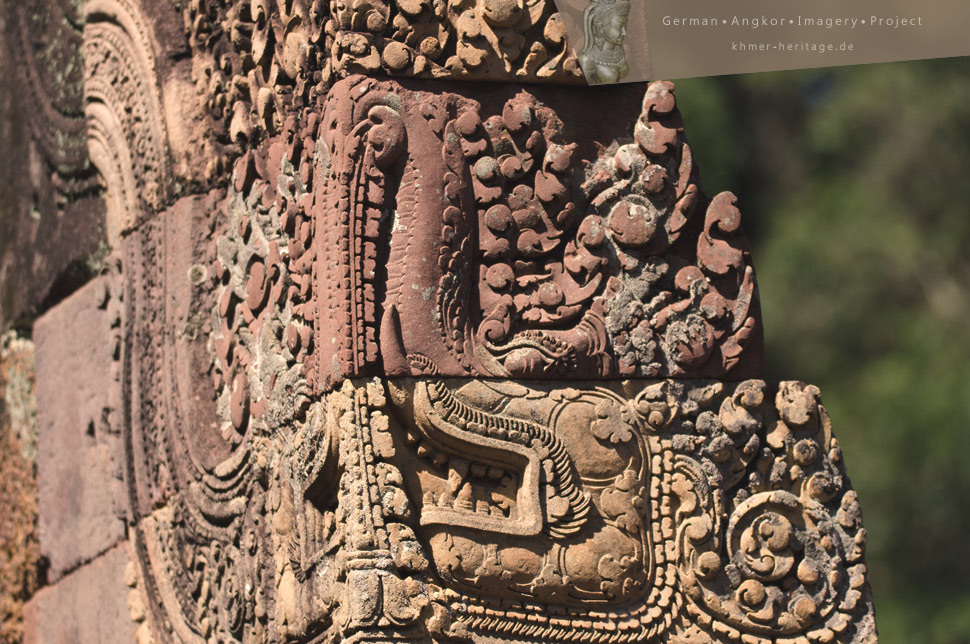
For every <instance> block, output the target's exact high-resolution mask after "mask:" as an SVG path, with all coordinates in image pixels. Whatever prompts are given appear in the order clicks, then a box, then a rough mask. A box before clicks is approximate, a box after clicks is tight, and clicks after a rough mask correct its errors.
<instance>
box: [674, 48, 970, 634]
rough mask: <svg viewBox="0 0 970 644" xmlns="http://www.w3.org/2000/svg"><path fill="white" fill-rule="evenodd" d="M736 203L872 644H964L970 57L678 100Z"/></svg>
mask: <svg viewBox="0 0 970 644" xmlns="http://www.w3.org/2000/svg"><path fill="white" fill-rule="evenodd" d="M676 91H677V96H678V103H679V105H680V108H681V111H682V112H683V114H684V118H685V122H686V125H687V134H688V140H689V141H690V143H691V147H692V148H693V151H694V157H695V159H696V160H697V162H698V164H699V166H700V168H701V172H702V176H703V179H704V187H705V189H706V191H707V192H708V194H710V195H714V194H716V193H718V192H720V191H722V190H731V191H733V192H735V193H736V194H737V195H738V196H739V200H740V206H741V210H742V212H743V213H744V218H745V229H746V231H747V233H748V236H749V238H750V239H751V240H752V245H753V257H754V261H755V266H756V268H757V271H758V280H759V287H760V294H761V305H762V308H763V311H764V320H765V332H766V339H767V351H768V375H769V377H770V378H771V379H797V380H804V381H807V382H811V383H813V384H816V385H818V386H819V387H820V388H821V390H822V396H823V400H824V402H825V404H826V407H827V408H828V410H829V412H830V415H831V417H832V421H833V426H834V428H835V431H836V433H837V435H838V437H839V439H840V441H841V443H842V445H843V447H844V450H845V454H846V461H847V463H848V467H849V473H850V475H851V476H852V481H853V485H854V486H855V487H856V489H857V490H858V491H859V495H860V498H861V500H862V507H863V509H864V512H865V521H866V526H867V528H868V531H869V549H868V561H869V566H870V571H871V581H872V588H873V595H874V598H875V602H876V617H877V624H878V626H879V631H880V641H881V642H882V644H903V643H906V644H910V643H914V642H915V643H919V644H965V643H968V642H970V176H968V175H970V58H955V59H947V60H935V61H918V62H907V63H891V64H882V65H867V66H858V67H843V68H833V69H819V70H807V71H794V72H780V73H770V74H749V75H744V76H731V77H718V78H700V79H689V80H682V81H679V82H678V83H677V90H676Z"/></svg>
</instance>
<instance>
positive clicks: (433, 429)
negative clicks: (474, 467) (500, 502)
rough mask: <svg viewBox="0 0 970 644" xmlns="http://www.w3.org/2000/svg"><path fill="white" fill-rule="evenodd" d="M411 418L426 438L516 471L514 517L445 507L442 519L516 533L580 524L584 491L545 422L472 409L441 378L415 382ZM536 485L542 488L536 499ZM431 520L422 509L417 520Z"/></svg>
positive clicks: (555, 531)
mask: <svg viewBox="0 0 970 644" xmlns="http://www.w3.org/2000/svg"><path fill="white" fill-rule="evenodd" d="M414 419H415V422H416V424H417V426H418V428H420V429H421V431H422V432H424V434H425V436H426V437H427V438H428V439H429V440H430V441H432V442H433V443H435V444H436V446H437V447H439V448H441V449H443V450H444V451H446V452H448V453H450V454H452V455H454V456H455V457H459V458H466V459H469V460H475V461H481V460H486V461H491V462H493V463H494V464H497V465H499V466H502V467H505V468H511V469H515V470H518V471H519V472H520V473H521V476H522V483H521V485H522V489H521V491H520V493H519V495H518V499H517V504H518V513H517V518H511V519H498V520H496V519H490V518H488V519H486V518H481V517H477V516H475V515H471V516H472V517H474V519H477V520H469V519H470V517H469V516H466V517H461V516H458V512H457V511H449V512H448V514H449V515H453V516H450V517H448V518H449V519H450V520H449V521H448V522H450V523H459V524H466V525H468V527H475V528H478V529H483V530H491V531H495V532H504V533H511V534H520V535H526V534H538V533H539V532H545V533H546V534H548V535H550V536H553V537H567V536H569V535H572V534H575V533H576V532H578V531H579V530H580V528H581V527H582V526H583V524H584V522H585V521H586V518H587V515H588V514H589V511H590V499H589V496H588V495H587V494H586V493H584V492H583V490H582V488H581V487H580V485H579V483H578V481H577V478H576V474H575V472H574V470H573V464H572V462H571V460H570V458H569V454H568V453H567V452H566V448H565V447H564V446H563V444H562V442H561V441H560V440H559V438H558V437H557V436H556V434H555V433H554V432H553V431H552V430H550V429H549V428H547V427H543V426H541V425H538V424H536V423H530V422H527V421H524V420H520V419H518V418H510V417H508V416H502V415H499V414H493V413H491V412H487V411H483V410H481V409H476V408H475V407H473V406H471V405H470V404H468V403H467V402H465V401H463V400H461V399H460V398H459V397H458V396H456V395H455V394H454V393H452V391H451V390H450V389H449V388H448V386H447V385H445V383H444V382H442V381H441V380H433V381H430V382H427V383H424V382H420V383H418V384H417V386H416V388H415V417H414ZM540 489H544V494H543V495H542V497H541V501H540V495H539V490H540ZM540 504H541V505H540ZM530 517H532V518H533V520H531V521H530V519H529V518H530ZM463 519H464V520H463ZM437 522H438V520H437V519H436V517H434V515H431V516H426V515H422V523H437Z"/></svg>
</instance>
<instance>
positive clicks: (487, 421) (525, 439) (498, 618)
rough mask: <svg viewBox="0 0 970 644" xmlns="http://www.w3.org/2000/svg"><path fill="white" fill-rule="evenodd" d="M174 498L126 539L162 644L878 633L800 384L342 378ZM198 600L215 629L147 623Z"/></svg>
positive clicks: (827, 439)
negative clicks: (200, 594) (203, 637)
mask: <svg viewBox="0 0 970 644" xmlns="http://www.w3.org/2000/svg"><path fill="white" fill-rule="evenodd" d="M170 445H172V447H175V446H176V445H177V443H175V441H174V440H173V441H172V442H171V443H170ZM186 447H187V444H186V443H184V442H183V443H182V444H181V445H180V446H179V449H180V450H184V449H186ZM178 453H179V452H177V451H175V452H170V455H169V458H170V459H171V463H172V466H175V464H176V463H177V462H178V461H179V460H180V458H179V456H178V455H177V454H178ZM150 484H151V482H149V481H145V480H139V481H138V482H137V485H138V486H139V488H141V487H143V486H145V485H150ZM180 484H181V489H178V490H176V491H175V493H174V494H173V496H172V497H171V500H170V502H169V504H168V506H167V507H165V508H163V509H160V510H156V511H154V512H152V513H151V514H148V515H145V516H140V517H137V521H138V523H137V530H136V539H137V540H138V544H139V549H140V552H141V553H142V557H143V560H142V562H143V570H144V571H145V573H146V574H148V575H149V577H150V578H151V579H152V580H153V582H152V587H153V590H152V591H151V592H149V595H148V597H149V602H148V603H149V605H150V606H153V607H155V611H156V612H155V614H154V615H153V620H154V623H156V624H172V628H173V629H174V631H175V632H177V633H180V634H182V635H181V640H182V641H185V640H187V639H189V638H188V637H186V635H184V634H191V633H201V632H202V629H204V628H210V627H211V628H213V629H214V630H215V632H216V633H218V634H219V637H220V639H227V640H230V641H243V642H246V641H254V642H261V641H277V640H278V639H279V640H284V639H286V640H294V641H309V639H310V638H311V637H312V636H313V635H314V634H316V633H320V632H326V633H328V635H327V639H330V638H334V639H349V638H353V639H355V640H356V639H360V640H365V641H366V640H375V641H377V640H381V641H383V640H384V638H386V637H389V636H390V634H391V633H395V634H396V636H398V637H401V636H403V637H405V638H407V639H413V640H427V639H428V638H430V639H432V640H438V639H453V638H458V639H466V638H471V639H472V641H494V639H496V638H500V639H512V640H515V641H518V640H519V639H521V638H525V639H528V640H533V641H534V640H538V641H547V640H548V641H594V642H600V641H602V642H634V641H644V640H647V641H657V642H667V641H669V642H698V641H701V642H711V641H741V638H742V636H743V638H744V639H743V641H745V642H751V643H767V642H774V641H775V640H776V638H778V637H788V638H807V639H800V640H799V639H795V640H793V641H806V642H807V641H813V642H814V641H832V640H833V638H837V641H844V642H869V641H872V637H873V636H874V625H873V618H872V607H871V603H870V600H869V597H868V589H867V584H866V566H865V563H864V560H863V554H864V551H865V543H866V532H865V530H864V529H863V528H862V524H861V513H860V509H859V505H858V501H857V498H856V495H855V493H854V492H852V491H851V488H850V487H849V484H848V480H847V478H846V476H845V470H844V466H843V465H842V455H841V451H840V449H839V445H838V442H837V441H836V440H835V439H834V438H833V437H832V432H831V426H830V424H829V421H828V417H827V415H826V413H825V410H824V409H823V408H822V406H821V404H820V400H819V392H818V390H817V389H816V388H815V387H812V386H809V385H805V384H803V383H795V382H788V383H781V384H780V385H778V386H777V387H771V386H768V385H766V384H765V383H764V382H763V381H758V380H749V381H744V382H741V383H736V384H725V383H720V382H713V381H690V382H682V381H675V380H666V381H625V382H615V381H614V382H611V383H610V384H608V385H607V386H605V387H604V386H602V385H599V386H597V385H594V384H593V383H575V384H574V385H572V386H570V387H566V388H563V386H562V384H561V383H556V384H554V383H541V384H540V383H534V384H531V385H529V386H524V385H522V384H520V383H516V382H512V381H470V382H465V383H461V382H458V381H450V382H446V381H444V380H429V379H417V380H391V381H386V382H382V381H380V380H376V379H375V380H373V381H370V382H360V381H354V382H351V381H346V382H345V383H344V385H343V386H342V387H341V389H340V390H338V391H334V392H332V393H330V394H328V395H327V396H325V397H324V398H323V399H321V400H320V401H318V402H315V403H313V404H311V405H310V408H309V410H308V411H307V415H306V420H305V421H304V422H301V423H297V424H293V425H291V426H289V427H282V428H280V431H279V432H277V433H276V434H275V435H265V434H254V435H252V436H247V437H244V440H243V442H242V444H241V445H240V446H239V447H237V449H236V450H234V452H233V453H231V454H230V455H229V456H228V457H227V458H226V459H225V460H224V461H222V462H221V463H219V464H218V465H216V466H214V467H212V468H210V469H209V470H208V475H207V476H201V477H199V478H197V479H196V480H195V481H186V482H181V483H180ZM195 508H199V509H202V508H204V509H205V511H204V513H200V512H199V511H198V510H196V509H195ZM200 587H204V588H208V589H210V593H211V594H207V595H206V597H205V601H206V604H205V609H204V611H203V613H205V614H208V615H209V616H210V619H211V618H212V617H214V616H215V615H221V616H222V617H220V618H218V619H215V620H214V621H210V622H208V624H207V625H202V624H200V623H198V622H196V621H194V620H193V619H192V618H190V617H186V616H187V615H189V614H190V612H189V610H188V609H189V606H188V605H184V604H183V610H182V611H181V612H173V611H172V610H171V609H167V610H166V609H162V607H163V606H171V605H172V602H181V601H183V600H181V599H180V598H182V597H187V596H189V597H190V596H192V592H191V589H192V588H200ZM238 588H251V589H254V590H253V592H252V593H251V594H250V595H249V596H248V599H243V600H242V601H238V600H237V599H236V596H235V595H234V593H235V592H236V590H235V589H238ZM193 601H195V600H193ZM226 606H231V607H232V612H230V613H223V612H220V611H221V610H223V609H224V607H226Z"/></svg>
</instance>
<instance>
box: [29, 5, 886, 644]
mask: <svg viewBox="0 0 970 644" xmlns="http://www.w3.org/2000/svg"><path fill="white" fill-rule="evenodd" d="M51 4H52V5H57V4H58V3H57V2H51ZM58 6H60V5H58ZM55 9H56V7H55ZM58 11H60V12H61V15H62V17H64V18H67V20H66V21H64V20H62V21H61V22H57V21H55V22H53V23H44V22H43V20H42V21H41V24H39V25H38V26H37V29H35V31H37V32H38V33H44V32H45V29H46V30H48V31H49V30H50V29H54V30H55V31H56V30H57V29H60V30H62V31H65V33H66V34H67V36H69V37H67V38H65V40H64V41H63V43H58V44H57V45H56V46H54V47H52V48H49V49H44V48H42V47H41V48H38V47H33V48H31V47H28V46H27V44H24V42H26V41H23V42H22V43H21V44H20V45H19V46H20V47H21V48H24V49H25V50H26V51H27V52H28V53H34V54H37V52H38V51H39V52H41V53H43V52H47V51H50V52H55V53H56V52H59V51H61V49H71V48H72V47H73V49H72V51H74V52H75V53H77V52H78V51H80V48H79V47H75V46H74V45H76V44H77V42H78V40H79V39H80V40H82V41H83V43H84V47H83V51H84V65H83V70H84V71H83V78H80V77H79V78H77V79H74V80H73V81H72V83H73V85H71V84H68V85H70V86H71V87H77V86H78V84H80V86H81V87H83V94H82V95H81V96H82V98H83V100H82V101H80V102H79V103H78V102H77V95H75V94H71V95H70V96H67V95H65V96H60V95H58V96H54V97H48V100H47V102H48V103H50V104H53V105H62V104H63V101H69V102H70V101H73V102H70V104H71V105H80V106H81V108H80V110H75V111H64V112H63V113H61V116H63V117H64V121H63V122H58V123H55V124H54V126H53V127H54V129H55V130H56V129H57V128H61V129H64V130H65V131H66V132H67V134H68V136H66V138H65V139H64V140H65V141H66V142H68V143H69V144H70V145H68V146H67V148H66V150H67V152H65V154H67V153H70V154H74V153H77V154H76V156H71V157H70V158H67V157H66V158H67V161H65V162H64V163H62V164H61V165H62V166H63V167H64V168H67V169H68V170H70V168H76V167H82V168H83V169H84V171H83V172H82V171H79V170H70V172H68V171H65V170H63V169H62V170H58V172H59V173H60V174H65V175H67V176H73V177H76V178H78V182H80V181H81V179H80V178H81V177H87V176H89V175H88V174H84V172H89V171H91V169H92V168H93V169H96V170H97V176H98V177H99V179H98V181H99V183H100V184H101V185H103V187H104V188H105V190H104V195H105V199H106V205H105V208H106V212H107V215H106V218H105V220H104V221H105V229H106V239H107V241H108V244H109V245H110V246H111V247H112V248H114V249H116V250H117V256H118V257H120V260H119V261H120V264H110V268H111V271H117V270H118V268H119V266H120V273H117V274H116V273H115V272H112V273H111V274H110V275H106V276H104V277H101V278H98V280H97V281H96V282H94V283H93V284H91V285H90V286H89V287H86V288H84V289H82V290H81V291H80V292H78V293H77V294H76V295H75V296H73V297H71V298H69V299H68V300H66V301H65V302H63V303H62V304H60V305H59V306H57V307H55V308H54V310H52V311H51V312H50V313H48V314H47V315H46V316H45V317H44V318H43V319H41V320H40V321H38V323H37V325H36V328H35V339H36V340H37V342H38V347H39V348H38V378H39V381H40V388H39V392H38V396H39V401H40V409H41V410H42V413H41V417H40V418H39V427H40V457H41V471H40V481H41V483H40V494H41V522H40V527H41V546H42V548H43V550H44V552H45V553H47V554H48V556H49V557H50V561H51V568H52V579H54V580H57V579H59V581H57V583H56V584H55V585H54V587H53V588H51V589H48V590H45V591H44V592H43V593H42V594H41V595H39V596H38V597H37V598H36V600H35V601H34V603H32V610H33V611H34V615H35V624H36V626H35V627H34V631H35V633H38V635H37V637H38V640H39V641H45V639H44V638H45V637H48V636H49V637H50V638H59V637H60V638H65V639H67V640H78V641H99V640H102V639H103V638H102V636H101V634H100V633H99V632H97V630H96V629H97V628H100V626H96V625H94V624H91V623H89V622H88V619H89V616H90V615H95V616H96V615H97V611H96V609H95V607H96V605H97V604H96V603H91V604H88V603H87V602H94V601H95V600H94V599H91V598H84V597H79V596H78V595H77V588H78V586H79V585H80V583H81V582H79V581H77V580H79V579H82V580H83V579H85V578H86V577H87V576H88V575H95V576H97V577H98V582H97V583H98V584H104V585H106V586H105V587H106V588H108V590H107V591H105V592H104V593H103V595H104V598H105V599H104V601H105V602H107V604H106V605H110V606H111V609H110V610H111V611H115V609H116V608H117V604H118V598H119V597H122V596H123V593H124V592H125V590H124V587H125V586H124V585H125V584H127V586H128V587H132V588H134V589H135V590H134V592H133V594H132V595H131V597H129V601H128V607H129V609H130V611H131V616H132V618H133V620H134V622H135V623H140V624H141V626H140V627H139V638H140V640H141V641H149V640H153V641H154V642H155V644H162V643H163V642H193V643H194V642H212V641H217V642H240V643H245V644H259V643H267V644H269V643H277V644H282V643H283V642H286V643H289V644H294V643H297V642H336V641H348V642H358V641H362V642H364V641H373V642H390V641H422V642H431V641H437V642H444V641H463V642H474V643H478V644H491V643H493V642H499V641H504V642H526V641H529V642H563V641H565V642H573V641H575V642H579V641H583V642H593V643H607V642H610V643H617V644H619V643H626V642H629V643H632V642H676V643H682V644H688V643H689V644H707V643H713V642H743V643H744V644H769V643H771V644H781V643H784V644H808V643H809V642H811V643H813V644H814V643H815V642H830V641H843V642H851V643H853V644H855V643H859V642H869V641H872V640H873V639H874V637H875V630H874V628H875V627H874V624H873V616H872V603H871V599H870V598H869V595H868V586H867V582H866V568H865V563H864V558H863V555H864V549H865V541H866V534H865V530H864V529H863V528H862V525H861V514H860V510H859V507H858V503H857V500H856V497H855V494H854V493H853V492H852V490H851V487H850V485H849V483H848V479H847V478H846V474H845V469H844V465H843V463H842V458H841V452H840V450H839V446H838V442H837V441H836V440H835V438H834V437H833V436H832V433H831V427H830V425H829V422H828V418H827V416H826V414H825V411H824V409H823V408H822V407H821V403H820V398H819V392H818V390H817V389H815V388H814V387H811V386H809V385H805V384H802V383H793V382H787V383H781V384H778V385H772V384H768V383H765V382H763V381H762V380H760V379H759V378H760V377H761V376H762V375H763V374H762V371H763V346H762V345H763V342H762V330H761V316H760V311H759V305H758V298H757V289H756V285H755V279H754V270H753V267H752V262H751V257H750V254H749V249H748V245H747V242H746V239H745V237H744V234H743V232H742V230H741V225H740V213H739V211H738V209H737V208H736V206H735V203H734V201H735V200H734V197H733V196H732V195H730V194H729V193H722V194H720V195H716V196H714V197H713V198H709V197H707V196H705V195H704V194H703V193H702V191H701V190H700V187H699V178H698V172H697V169H696V167H695V166H694V164H693V161H692V157H691V151H690V148H689V146H688V145H687V143H686V139H685V134H684V127H683V123H682V122H681V119H680V115H679V113H678V111H677V109H676V104H675V101H674V94H673V87H672V85H671V84H670V83H664V82H657V83H652V84H650V85H648V86H635V85H631V86H626V87H624V88H622V89H619V90H618V89H616V88H610V89H609V90H605V89H603V88H588V87H572V88H562V87H552V86H549V85H547V86H542V87H540V86H537V85H531V86H517V85H511V84H509V83H508V82H509V81H514V80H523V79H524V80H543V81H550V82H551V83H567V84H571V83H574V82H577V81H581V80H582V79H581V76H580V74H579V71H578V67H577V63H576V57H575V54H574V53H573V52H572V51H571V50H570V49H569V48H568V46H567V45H566V43H565V39H564V37H563V31H562V29H561V21H560V20H558V19H557V18H556V17H555V16H554V15H553V7H552V5H551V4H550V3H549V2H534V3H520V2H519V1H518V0H494V1H493V0H467V1H465V2H459V3H454V2H450V3H422V2H418V3H410V4H409V3H407V2H402V1H397V2H391V3H383V2H377V1H369V0H368V1H362V2H358V1H357V0H352V1H351V2H338V1H334V2H322V1H316V0H314V1H312V2H311V1H309V0H295V1H293V2H290V1H287V2H278V1H274V0H253V1H251V2H235V1H228V0H226V1H222V0H219V1H215V2H203V1H202V0H193V1H190V2H184V3H169V2H162V3H151V4H150V3H148V2H146V1H144V0H90V1H89V2H87V3H86V4H84V6H83V7H82V8H75V7H74V5H71V6H67V3H66V0H65V7H62V8H60V9H58ZM10 15H14V16H15V17H16V20H17V21H18V22H17V24H19V25H21V29H20V31H19V32H17V33H19V34H20V38H21V39H23V38H25V36H24V34H25V33H32V32H31V31H30V30H25V29H24V28H23V25H25V24H28V23H29V22H30V21H31V20H36V19H35V18H31V17H30V16H29V15H28V12H25V11H20V10H17V11H13V12H12V13H11V14H10ZM180 21H181V23H180ZM52 25H54V26H53V27H52ZM72 43H73V44H72ZM594 53H595V52H594ZM38 55H40V54H38ZM58 55H59V54H58ZM41 58H42V59H43V60H46V59H45V58H43V56H41ZM25 69H32V67H31V66H27V67H25ZM75 73H76V74H80V73H81V72H77V71H76V72H75ZM362 74H374V75H380V76H381V78H380V79H378V78H367V77H366V76H365V75H362ZM390 76H397V78H389V77H390ZM457 80H490V81H502V82H501V83H493V84H491V85H487V86H484V85H483V86H478V85H475V84H469V83H459V82H455V81H457ZM39 86H40V87H41V88H43V87H45V86H44V84H43V83H41V84H40V85H39ZM31 87H32V86H31ZM40 95H41V96H45V94H44V92H40ZM55 111H56V110H55ZM604 115H606V116H608V118H603V117H604ZM78 123H82V124H83V125H82V126H81V127H80V128H79V127H77V125H78ZM41 129H42V130H43V128H41ZM45 132H46V130H43V131H41V132H39V133H38V132H34V133H33V136H34V137H35V138H37V137H39V136H41V135H42V134H44V133H45ZM79 132H83V137H84V145H83V150H80V151H79V149H80V148H78V146H77V143H78V141H77V138H76V136H75V135H77V134H78V133H79ZM72 137H74V138H72ZM38 149H40V150H47V151H46V152H45V154H46V157H45V158H48V159H50V158H53V156H54V155H55V154H56V153H57V151H58V150H59V148H50V150H54V151H53V152H51V151H50V150H48V148H44V147H43V146H40V147H38ZM85 151H86V152H87V153H88V154H89V155H90V159H91V164H88V165H90V167H88V165H85V164H87V161H79V159H82V158H86V157H84V154H83V153H84V152H85ZM75 161H77V163H75ZM47 163H48V164H49V165H50V164H52V163H53V164H55V165H56V159H55V161H54V162H52V161H49V160H48V161H47ZM72 164H74V165H72ZM58 167H61V166H58ZM71 172H73V173H74V174H71ZM59 176H60V175H59ZM90 176H95V175H94V173H93V172H90ZM78 182H75V183H71V184H70V185H71V186H75V185H82V183H78ZM64 194H68V193H67V192H65V193H64ZM78 199H79V195H76V194H74V193H70V196H69V197H68V198H67V201H69V202H72V203H73V202H75V201H77V200H78ZM106 392H107V393H106ZM88 429H90V430H91V431H90V432H88V431H87V430H88ZM119 429H120V434H119V433H117V432H118V430H119ZM119 449H121V450H123V455H124V456H123V463H119V462H118V461H116V460H114V456H115V455H117V454H118V453H120V452H119V451H118V450H119ZM82 464H83V467H84V469H83V470H82ZM122 472H123V473H124V483H125V485H126V487H127V490H126V491H127V494H126V495H118V494H117V491H118V489H119V480H120V478H121V473H122ZM95 497H97V498H95ZM121 498H123V499H124V501H125V503H126V505H127V512H128V520H129V523H128V537H129V538H130V539H131V547H132V553H133V559H134V561H135V564H136V565H135V566H134V567H133V568H132V569H131V570H134V571H136V572H137V574H132V575H127V576H126V577H125V579H124V583H122V578H121V568H123V566H121V565H118V564H120V558H121V557H122V556H123V553H122V548H121V547H117V548H115V549H112V550H110V551H109V554H108V555H105V556H99V555H100V553H102V552H104V550H105V549H108V548H111V546H112V545H113V544H117V543H119V542H120V540H121V539H123V538H124V534H125V531H124V528H125V525H124V522H123V521H122V520H121V519H120V513H119V512H118V508H117V504H116V501H117V500H118V499H121ZM119 553H120V554H119ZM93 557H97V558H96V559H95V561H94V562H93V563H90V564H86V565H85V564H84V562H85V561H88V560H90V559H91V558H93ZM79 565H81V568H79V569H77V570H76V571H75V572H73V573H70V574H68V575H67V576H66V577H65V576H64V575H65V573H66V572H68V571H70V570H73V569H76V567H77V566H79ZM91 587H92V588H95V589H97V588H99V586H96V585H95V586H91ZM116 588H119V590H118V592H117V593H115V589H116ZM53 602H56V604H55V603H53ZM89 608H90V610H88V609H89ZM106 610H107V609H106ZM82 612H83V613H84V614H83V615H82V614H81V613H82ZM103 619H104V621H105V623H110V622H111V620H113V619H115V616H114V612H112V613H111V615H106V616H104V618H103ZM47 620H50V621H52V622H53V624H54V625H51V626H44V625H43V622H46V621H47ZM45 628H46V629H48V630H46V631H44V630H43V629H45ZM133 630H134V626H133V625H130V626H129V627H128V630H124V629H116V630H115V631H113V632H112V635H113V636H117V637H121V635H124V636H125V637H126V638H128V641H130V634H131V632H132V631H133Z"/></svg>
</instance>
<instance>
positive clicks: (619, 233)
mask: <svg viewBox="0 0 970 644" xmlns="http://www.w3.org/2000/svg"><path fill="white" fill-rule="evenodd" d="M659 214H660V213H658V212H657V211H656V210H655V209H654V208H653V207H652V206H650V205H649V204H639V203H633V202H629V201H621V202H620V203H618V204H617V205H615V206H614V207H613V209H612V210H610V214H609V217H608V219H607V221H608V225H609V227H610V230H611V231H612V232H613V239H614V240H615V241H616V243H618V244H620V245H621V246H628V247H632V248H637V247H640V246H646V245H647V244H648V243H650V242H651V241H652V240H653V238H654V236H655V235H656V232H657V225H658V223H659Z"/></svg>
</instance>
